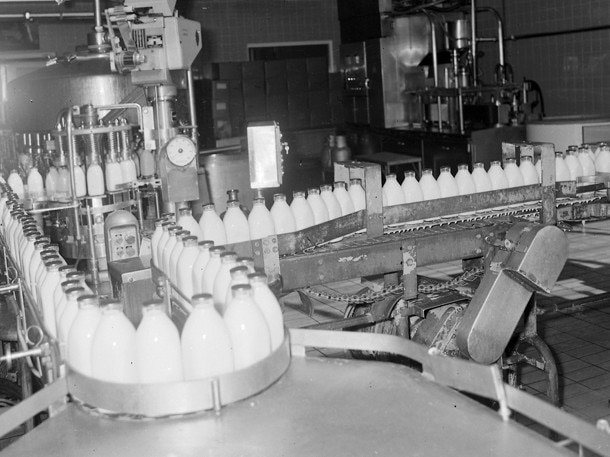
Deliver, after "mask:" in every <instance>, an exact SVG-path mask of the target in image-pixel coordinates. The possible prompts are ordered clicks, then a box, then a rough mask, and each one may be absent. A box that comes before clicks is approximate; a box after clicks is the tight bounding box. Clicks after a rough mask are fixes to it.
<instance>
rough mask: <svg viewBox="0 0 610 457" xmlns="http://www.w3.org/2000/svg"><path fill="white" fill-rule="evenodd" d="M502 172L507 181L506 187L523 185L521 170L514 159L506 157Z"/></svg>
mask: <svg viewBox="0 0 610 457" xmlns="http://www.w3.org/2000/svg"><path fill="white" fill-rule="evenodd" d="M504 174H505V175H506V180H507V181H508V187H521V186H523V185H524V183H523V175H522V174H521V170H519V167H518V166H517V161H516V160H515V159H506V163H505V164H504Z"/></svg>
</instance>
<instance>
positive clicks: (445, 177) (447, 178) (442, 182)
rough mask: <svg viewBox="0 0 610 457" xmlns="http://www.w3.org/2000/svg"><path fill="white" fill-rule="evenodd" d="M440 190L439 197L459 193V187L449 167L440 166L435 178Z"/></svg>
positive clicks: (453, 195) (452, 195)
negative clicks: (438, 173) (439, 171)
mask: <svg viewBox="0 0 610 457" xmlns="http://www.w3.org/2000/svg"><path fill="white" fill-rule="evenodd" d="M436 182H437V183H438V188H439V189H440V191H441V198H447V197H455V196H457V195H458V194H459V189H458V185H457V182H456V181H455V178H454V177H453V175H452V174H451V168H449V167H441V173H440V175H438V179H437V180H436Z"/></svg>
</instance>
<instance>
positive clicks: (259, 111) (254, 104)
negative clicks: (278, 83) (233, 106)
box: [244, 96, 267, 122]
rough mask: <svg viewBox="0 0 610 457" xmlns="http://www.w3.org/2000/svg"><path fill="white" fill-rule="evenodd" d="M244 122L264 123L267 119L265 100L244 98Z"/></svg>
mask: <svg viewBox="0 0 610 457" xmlns="http://www.w3.org/2000/svg"><path fill="white" fill-rule="evenodd" d="M244 113H245V119H246V122H252V121H264V120H266V118H267V100H266V98H265V97H264V96H263V97H244Z"/></svg>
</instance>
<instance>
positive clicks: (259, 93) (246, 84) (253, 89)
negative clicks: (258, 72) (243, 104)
mask: <svg viewBox="0 0 610 457" xmlns="http://www.w3.org/2000/svg"><path fill="white" fill-rule="evenodd" d="M242 89H243V92H244V98H264V97H265V80H264V79H244V80H243V81H242Z"/></svg>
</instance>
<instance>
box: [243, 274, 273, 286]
mask: <svg viewBox="0 0 610 457" xmlns="http://www.w3.org/2000/svg"><path fill="white" fill-rule="evenodd" d="M248 279H249V280H250V282H251V283H252V284H261V283H262V284H267V282H268V281H267V275H266V274H265V273H251V274H249V275H248Z"/></svg>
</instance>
